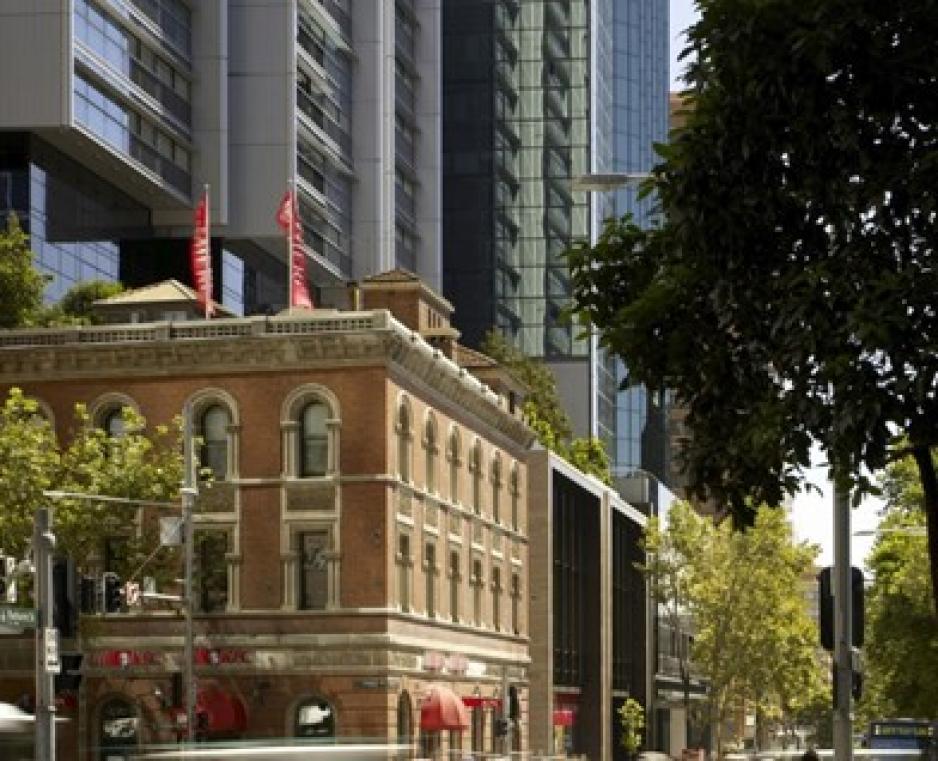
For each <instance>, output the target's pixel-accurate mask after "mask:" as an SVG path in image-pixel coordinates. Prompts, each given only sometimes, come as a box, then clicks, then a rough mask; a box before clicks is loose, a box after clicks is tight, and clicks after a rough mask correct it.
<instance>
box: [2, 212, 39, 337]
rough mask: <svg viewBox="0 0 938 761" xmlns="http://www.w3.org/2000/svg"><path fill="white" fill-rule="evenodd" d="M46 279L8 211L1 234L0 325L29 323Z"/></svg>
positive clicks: (27, 240)
mask: <svg viewBox="0 0 938 761" xmlns="http://www.w3.org/2000/svg"><path fill="white" fill-rule="evenodd" d="M46 281H47V278H46V277H44V276H43V275H41V274H39V272H37V271H36V269H35V268H34V267H33V252H32V250H31V249H30V247H29V237H28V236H27V235H26V233H24V232H23V228H22V227H20V222H19V219H18V218H17V216H16V214H13V213H12V212H11V213H10V215H9V216H8V217H7V222H6V230H5V231H4V232H2V233H0V328H15V327H20V326H24V325H30V324H32V322H33V320H34V319H35V317H36V315H37V314H38V313H39V311H40V310H41V308H42V291H43V288H45V285H46Z"/></svg>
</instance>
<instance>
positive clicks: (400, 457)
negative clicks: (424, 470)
mask: <svg viewBox="0 0 938 761" xmlns="http://www.w3.org/2000/svg"><path fill="white" fill-rule="evenodd" d="M396 428H397V476H398V478H400V479H401V481H403V482H404V483H410V480H411V459H410V458H411V446H410V445H411V439H412V438H413V434H412V431H411V416H410V407H409V405H408V404H407V402H406V400H405V401H402V402H401V404H400V406H399V407H398V408H397V426H396Z"/></svg>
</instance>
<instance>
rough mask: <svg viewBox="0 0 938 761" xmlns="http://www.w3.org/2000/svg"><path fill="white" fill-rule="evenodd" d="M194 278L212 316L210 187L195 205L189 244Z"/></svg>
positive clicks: (209, 315)
mask: <svg viewBox="0 0 938 761" xmlns="http://www.w3.org/2000/svg"><path fill="white" fill-rule="evenodd" d="M189 261H190V262H191V264H192V280H193V281H194V282H195V291H196V293H197V294H198V297H199V303H200V304H201V305H202V306H203V308H204V309H205V316H206V317H211V316H212V246H211V238H210V237H209V214H208V189H206V190H205V192H204V193H203V194H202V198H201V199H199V203H198V204H197V205H196V207H195V229H194V230H193V233H192V243H191V244H190V246H189Z"/></svg>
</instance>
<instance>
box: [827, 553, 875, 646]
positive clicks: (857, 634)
mask: <svg viewBox="0 0 938 761" xmlns="http://www.w3.org/2000/svg"><path fill="white" fill-rule="evenodd" d="M832 576H833V569H832V568H831V567H830V566H828V567H827V568H822V569H821V572H820V573H819V574H818V575H817V581H818V608H819V613H820V615H819V618H820V620H819V621H818V624H819V627H820V630H821V647H823V648H824V649H825V650H830V651H833V650H834V589H833V579H832ZM850 592H851V601H852V604H851V629H852V632H851V634H852V637H851V639H852V642H851V644H852V645H853V646H854V647H863V625H864V622H865V620H866V616H865V604H864V597H865V595H864V588H863V571H861V570H860V569H859V568H856V567H854V568H851V569H850Z"/></svg>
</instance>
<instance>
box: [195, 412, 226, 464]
mask: <svg viewBox="0 0 938 761" xmlns="http://www.w3.org/2000/svg"><path fill="white" fill-rule="evenodd" d="M230 425H231V413H230V412H229V411H228V409H227V407H225V406H224V405H222V404H218V403H215V404H210V405H208V406H206V407H205V408H204V409H203V410H202V412H201V414H200V415H199V418H198V435H199V437H200V438H201V439H202V447H201V450H200V452H199V464H200V465H201V467H202V469H203V470H205V471H208V472H209V473H210V474H211V476H212V478H214V479H215V480H216V481H224V480H226V479H227V478H228V427H229V426H230Z"/></svg>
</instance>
